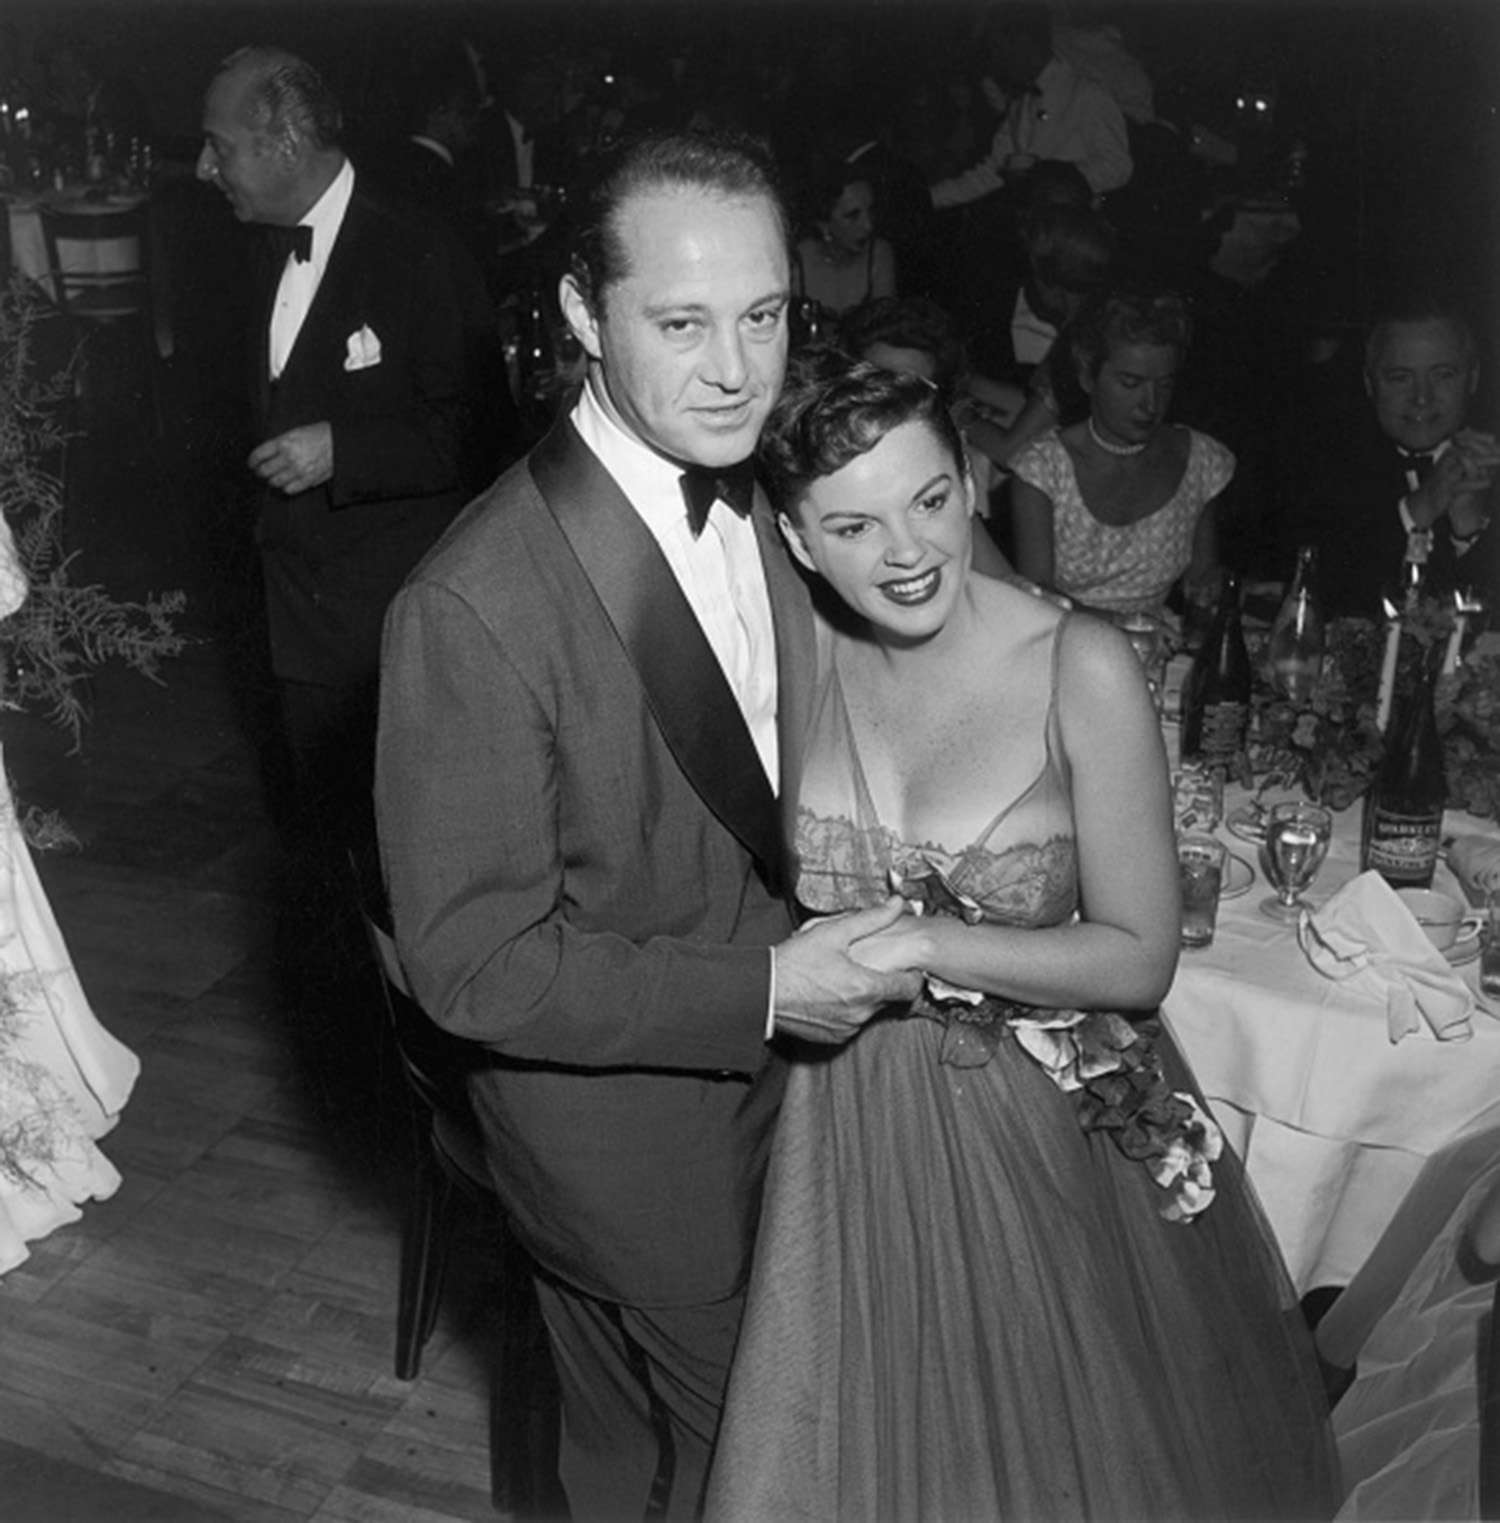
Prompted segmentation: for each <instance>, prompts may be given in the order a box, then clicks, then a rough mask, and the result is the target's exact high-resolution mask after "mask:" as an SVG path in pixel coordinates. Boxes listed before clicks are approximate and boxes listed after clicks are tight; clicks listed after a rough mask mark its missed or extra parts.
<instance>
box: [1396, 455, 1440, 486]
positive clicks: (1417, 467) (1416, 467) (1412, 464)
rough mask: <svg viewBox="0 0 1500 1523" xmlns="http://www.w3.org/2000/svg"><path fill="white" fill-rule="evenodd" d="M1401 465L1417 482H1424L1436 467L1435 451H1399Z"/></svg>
mask: <svg viewBox="0 0 1500 1523" xmlns="http://www.w3.org/2000/svg"><path fill="white" fill-rule="evenodd" d="M1401 464H1402V465H1403V466H1405V467H1406V469H1407V470H1409V471H1411V472H1413V473H1414V474H1415V475H1416V478H1417V480H1418V481H1426V480H1427V478H1428V477H1429V476H1430V475H1432V472H1433V468H1434V467H1435V466H1436V465H1437V451H1436V450H1407V449H1404V450H1402V451H1401Z"/></svg>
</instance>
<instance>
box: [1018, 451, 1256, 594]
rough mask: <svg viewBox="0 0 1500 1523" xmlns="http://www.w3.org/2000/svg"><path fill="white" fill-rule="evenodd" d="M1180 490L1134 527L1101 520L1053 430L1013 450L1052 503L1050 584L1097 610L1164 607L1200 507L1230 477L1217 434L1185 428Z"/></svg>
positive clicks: (1229, 458)
mask: <svg viewBox="0 0 1500 1523" xmlns="http://www.w3.org/2000/svg"><path fill="white" fill-rule="evenodd" d="M1188 434H1189V439H1188V458H1187V465H1186V466H1185V467H1184V468H1183V472H1182V480H1181V481H1180V482H1178V484H1177V490H1176V491H1175V492H1173V494H1172V495H1171V497H1169V498H1168V499H1167V501H1166V502H1164V503H1163V504H1162V505H1161V507H1159V508H1158V509H1157V510H1156V511H1155V512H1154V513H1148V514H1147V515H1146V517H1145V518H1142V519H1138V520H1137V521H1136V522H1135V523H1132V524H1106V523H1101V522H1100V521H1099V520H1098V519H1097V518H1095V517H1094V515H1093V514H1092V513H1091V512H1090V511H1089V509H1088V506H1087V504H1086V503H1085V502H1084V500H1083V494H1082V492H1081V491H1080V490H1079V486H1078V476H1077V473H1076V472H1075V471H1074V469H1073V460H1072V457H1071V456H1070V455H1069V454H1068V450H1067V446H1066V445H1065V444H1064V443H1063V442H1062V439H1061V437H1060V436H1059V434H1058V432H1057V430H1056V429H1055V428H1054V429H1051V430H1049V431H1048V432H1047V433H1045V434H1043V435H1042V436H1041V438H1039V439H1037V440H1036V441H1035V442H1034V443H1032V444H1031V445H1030V446H1029V447H1028V448H1027V449H1025V450H1023V451H1022V452H1021V454H1020V455H1018V456H1017V457H1016V459H1015V461H1014V463H1013V464H1012V467H1011V468H1012V470H1013V471H1014V472H1015V474H1016V475H1017V476H1018V477H1019V478H1020V479H1021V480H1022V481H1024V482H1026V483H1027V484H1028V485H1030V486H1034V487H1035V488H1036V489H1037V490H1038V491H1039V492H1043V493H1045V494H1046V496H1047V497H1048V498H1049V499H1050V500H1051V502H1052V542H1053V582H1054V584H1055V585H1056V587H1057V589H1058V591H1059V592H1063V593H1066V594H1067V595H1068V596H1069V597H1072V598H1077V599H1078V600H1079V601H1080V602H1083V603H1087V604H1089V605H1090V606H1091V607H1094V608H1107V609H1111V610H1114V611H1116V612H1120V613H1135V612H1140V611H1143V610H1146V609H1150V608H1155V607H1157V606H1159V605H1160V604H1161V601H1162V599H1163V598H1165V597H1166V595H1167V592H1168V591H1169V589H1170V588H1171V586H1172V583H1173V582H1175V581H1176V580H1177V578H1178V577H1179V576H1181V575H1182V573H1183V572H1184V571H1186V570H1187V567H1188V563H1189V561H1190V560H1191V559H1192V551H1193V531H1194V530H1195V529H1196V527H1197V524H1198V516H1199V514H1200V513H1202V511H1203V507H1204V504H1205V503H1207V502H1209V501H1211V500H1212V499H1213V498H1215V497H1217V496H1218V495H1219V493H1220V492H1222V491H1223V490H1224V488H1225V487H1226V486H1227V485H1228V484H1229V481H1230V479H1231V478H1232V477H1233V475H1234V465H1235V461H1234V455H1233V453H1232V452H1231V451H1229V450H1228V449H1226V448H1225V447H1224V446H1223V445H1222V444H1220V443H1219V441H1218V440H1217V439H1211V438H1210V437H1209V436H1208V435H1207V434H1200V433H1197V432H1196V431H1194V430H1192V429H1189V431H1188Z"/></svg>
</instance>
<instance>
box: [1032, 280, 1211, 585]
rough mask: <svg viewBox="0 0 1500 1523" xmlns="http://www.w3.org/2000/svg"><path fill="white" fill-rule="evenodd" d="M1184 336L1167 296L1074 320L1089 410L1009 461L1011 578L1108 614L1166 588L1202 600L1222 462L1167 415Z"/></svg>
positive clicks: (1126, 300) (1120, 303) (1177, 302)
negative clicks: (1176, 588)
mask: <svg viewBox="0 0 1500 1523" xmlns="http://www.w3.org/2000/svg"><path fill="white" fill-rule="evenodd" d="M1188 334H1189V320H1188V314H1187V308H1186V306H1185V305H1184V304H1183V302H1182V301H1181V299H1180V298H1178V297H1176V296H1171V295H1138V294H1134V293H1127V292H1109V293H1105V294H1102V295H1101V296H1099V297H1097V298H1096V299H1095V300H1094V301H1092V302H1091V303H1090V304H1089V306H1087V307H1086V308H1085V309H1084V311H1083V312H1082V313H1080V315H1079V317H1078V319H1077V322H1076V324H1075V326H1074V330H1073V338H1072V344H1073V354H1074V358H1075V360H1076V363H1077V368H1078V380H1079V384H1080V385H1081V386H1082V387H1083V389H1084V391H1085V393H1086V394H1087V396H1088V404H1089V415H1088V417H1087V418H1085V419H1084V420H1083V422H1081V423H1074V424H1070V425H1068V426H1067V427H1065V428H1060V429H1058V428H1054V429H1049V430H1048V431H1047V432H1046V433H1045V434H1043V435H1042V436H1041V437H1040V438H1039V439H1037V440H1036V441H1035V442H1034V443H1032V444H1031V445H1030V446H1028V447H1027V448H1026V449H1025V450H1023V451H1022V452H1021V453H1020V454H1019V455H1017V456H1016V457H1015V459H1014V460H1013V461H1012V463H1011V468H1012V470H1013V471H1014V472H1015V476H1016V480H1015V482H1014V483H1013V484H1012V487H1011V518H1012V527H1013V530H1014V533H1015V558H1016V569H1017V570H1019V571H1020V573H1021V574H1022V575H1023V576H1027V577H1030V578H1031V579H1032V580H1033V581H1035V582H1038V583H1040V584H1041V585H1043V586H1046V587H1053V588H1055V589H1056V590H1057V591H1058V592H1061V593H1064V594H1066V595H1067V596H1068V597H1070V598H1073V599H1075V600H1076V601H1078V602H1080V603H1084V604H1087V605H1088V606H1089V607H1091V608H1095V609H1098V610H1100V611H1102V612H1107V613H1112V614H1113V613H1138V612H1143V611H1151V610H1155V609H1158V608H1160V607H1161V606H1162V604H1163V602H1164V601H1165V599H1166V597H1167V594H1168V593H1169V592H1170V591H1171V590H1172V588H1173V587H1174V585H1175V584H1176V583H1177V582H1178V581H1179V580H1181V582H1182V584H1183V593H1184V595H1185V597H1186V598H1187V600H1188V601H1189V602H1208V601H1211V600H1212V598H1213V596H1214V593H1215V591H1216V589H1217V587H1218V580H1219V556H1218V546H1217V536H1216V532H1215V512H1214V499H1215V498H1216V497H1217V496H1218V495H1219V493H1220V492H1222V491H1223V490H1224V488H1225V487H1226V486H1227V485H1228V483H1229V481H1230V479H1231V478H1232V477H1233V475H1234V456H1233V455H1232V454H1231V453H1230V452H1229V451H1228V450H1227V449H1225V447H1224V446H1223V445H1222V444H1220V443H1219V442H1218V441H1217V440H1216V439H1211V438H1209V436H1208V435H1207V434H1200V433H1198V432H1196V431H1195V430H1194V429H1190V428H1184V427H1181V426H1180V425H1175V424H1168V423H1167V421H1166V418H1167V410H1168V408H1169V407H1170V405H1171V401H1172V387H1173V384H1174V383H1175V381H1176V378H1177V373H1178V371H1179V370H1180V369H1181V368H1182V363H1183V360H1184V358H1185V356H1186V352H1187V346H1188Z"/></svg>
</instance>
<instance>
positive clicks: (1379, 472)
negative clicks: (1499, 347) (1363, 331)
mask: <svg viewBox="0 0 1500 1523" xmlns="http://www.w3.org/2000/svg"><path fill="white" fill-rule="evenodd" d="M1478 384H1479V354H1478V348H1477V346H1476V344H1475V341H1474V333H1473V330H1472V329H1471V328H1470V327H1469V325H1468V323H1467V322H1466V321H1465V320H1464V319H1463V318H1462V317H1461V316H1460V315H1459V314H1458V313H1457V312H1456V311H1454V310H1453V309H1452V308H1450V307H1447V306H1445V305H1444V304H1442V303H1440V302H1437V301H1433V300H1431V299H1429V298H1420V299H1415V300H1411V299H1409V300H1406V301H1404V302H1403V303H1401V304H1399V305H1395V306H1392V307H1391V308H1390V309H1389V311H1388V312H1387V313H1386V314H1385V315H1383V316H1382V317H1381V318H1379V319H1378V320H1377V321H1376V322H1375V324H1374V325H1373V326H1372V327H1371V329H1370V335H1369V339H1368V341H1367V342H1366V345H1365V392H1366V394H1367V395H1368V397H1369V399H1370V403H1371V408H1370V412H1371V418H1370V421H1369V424H1368V426H1367V427H1366V428H1365V429H1364V430H1363V431H1361V432H1360V433H1358V434H1356V435H1355V437H1354V438H1353V439H1352V440H1351V439H1350V438H1349V436H1348V434H1347V433H1344V434H1341V435H1340V436H1339V437H1337V438H1334V437H1325V438H1324V439H1322V440H1321V441H1320V442H1319V443H1318V444H1317V446H1315V448H1314V449H1313V451H1312V458H1311V461H1310V464H1309V468H1308V470H1307V471H1306V473H1305V474H1304V475H1303V477H1302V490H1301V492H1300V493H1299V494H1298V495H1299V496H1300V498H1301V500H1300V502H1299V503H1298V504H1297V508H1296V512H1295V515H1294V517H1293V520H1292V523H1291V530H1292V534H1291V536H1289V537H1294V538H1295V542H1296V543H1313V544H1317V545H1318V546H1319V547H1320V548H1321V549H1322V551H1323V554H1322V555H1321V556H1320V557H1319V590H1320V593H1321V595H1322V597H1323V601H1324V604H1325V606H1326V608H1327V610H1328V612H1329V613H1333V614H1363V615H1366V616H1370V617H1376V616H1378V615H1379V613H1380V598H1381V596H1382V594H1385V593H1389V592H1390V591H1391V590H1392V589H1393V588H1395V587H1396V586H1398V585H1399V584H1403V583H1404V582H1405V581H1406V577H1405V575H1404V574H1403V567H1404V566H1405V565H1406V564H1408V563H1412V564H1417V565H1420V566H1421V567H1422V568H1423V580H1424V583H1425V585H1426V586H1427V588H1428V589H1429V590H1430V591H1434V592H1438V593H1442V592H1447V591H1450V590H1452V589H1455V588H1472V589H1473V590H1474V591H1476V592H1478V593H1479V595H1480V596H1481V597H1482V598H1484V599H1485V600H1486V602H1487V603H1489V605H1490V607H1491V608H1494V607H1496V606H1500V522H1497V515H1496V513H1495V511H1494V509H1495V490H1494V488H1495V479H1496V473H1497V471H1500V441H1497V439H1496V437H1495V435H1494V434H1492V433H1485V432H1483V431H1481V430H1479V429H1475V428H1470V427H1468V426H1467V424H1468V416H1469V406H1470V402H1471V399H1472V398H1473V396H1474V392H1475V389H1476V388H1477V386H1478ZM1288 548H1289V549H1291V548H1292V547H1291V546H1289V547H1288Z"/></svg>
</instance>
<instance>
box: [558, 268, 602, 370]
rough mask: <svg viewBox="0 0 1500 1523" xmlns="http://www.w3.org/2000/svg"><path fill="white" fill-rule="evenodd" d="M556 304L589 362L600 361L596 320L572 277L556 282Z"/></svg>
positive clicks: (579, 287)
mask: <svg viewBox="0 0 1500 1523" xmlns="http://www.w3.org/2000/svg"><path fill="white" fill-rule="evenodd" d="M557 304H558V306H559V307H561V308H562V315H563V320H564V321H565V322H566V323H567V325H568V327H569V328H571V329H572V330H573V337H574V338H576V339H577V340H578V342H579V343H580V344H582V345H583V352H584V353H585V354H586V355H588V357H589V358H590V359H591V360H597V359H602V358H603V351H602V349H601V348H600V344H599V322H598V319H597V318H596V317H595V316H594V309H593V308H592V307H591V306H590V305H589V303H588V298H587V297H586V296H584V294H583V288H582V287H581V286H580V285H579V284H578V281H577V279H576V277H574V276H573V275H564V276H563V278H562V280H561V281H559V282H558V287H557Z"/></svg>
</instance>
